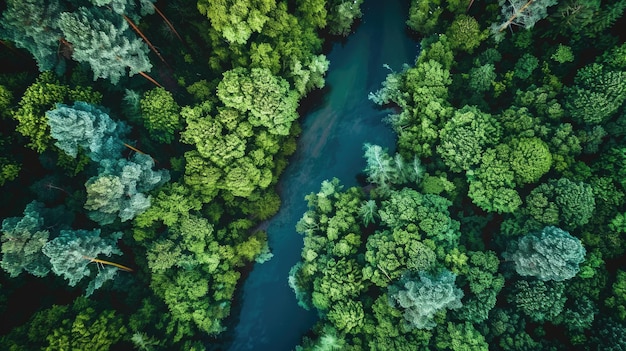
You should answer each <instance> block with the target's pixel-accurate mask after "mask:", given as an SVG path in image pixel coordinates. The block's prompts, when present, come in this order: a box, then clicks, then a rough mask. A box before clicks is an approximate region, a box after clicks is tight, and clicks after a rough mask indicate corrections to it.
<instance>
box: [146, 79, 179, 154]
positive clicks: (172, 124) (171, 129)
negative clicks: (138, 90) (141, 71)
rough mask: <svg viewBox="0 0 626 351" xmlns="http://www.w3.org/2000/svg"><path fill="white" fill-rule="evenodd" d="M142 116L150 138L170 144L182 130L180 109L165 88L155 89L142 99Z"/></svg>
mask: <svg viewBox="0 0 626 351" xmlns="http://www.w3.org/2000/svg"><path fill="white" fill-rule="evenodd" d="M140 106H141V115H142V117H143V120H144V125H145V126H146V129H148V132H149V133H150V136H151V137H153V138H154V139H156V140H158V141H160V142H163V143H166V144H169V143H171V142H172V141H173V140H174V139H176V135H175V134H174V133H176V132H177V131H179V130H180V129H181V128H182V121H181V118H180V107H179V106H178V104H177V103H176V100H174V96H173V95H172V93H170V92H169V91H167V90H165V89H163V88H155V89H152V90H149V91H147V92H145V93H144V95H143V98H142V99H141V103H140Z"/></svg>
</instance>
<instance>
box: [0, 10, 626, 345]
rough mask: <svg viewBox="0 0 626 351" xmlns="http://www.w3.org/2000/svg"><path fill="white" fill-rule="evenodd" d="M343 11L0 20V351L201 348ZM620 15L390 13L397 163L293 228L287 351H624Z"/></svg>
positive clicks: (259, 255) (383, 165)
mask: <svg viewBox="0 0 626 351" xmlns="http://www.w3.org/2000/svg"><path fill="white" fill-rule="evenodd" d="M362 2H363V1H362V0H353V1H343V0H307V1H305V0H302V1H300V0H297V1H278V0H244V1H241V0H226V1H219V2H218V1H212V0H197V1H189V0H172V1H154V0H25V1H19V0H7V1H6V2H3V3H2V4H0V12H1V14H0V40H1V41H0V187H2V192H0V213H2V218H0V220H1V232H2V234H1V237H0V238H1V241H2V256H1V260H0V268H2V273H1V274H0V286H1V289H0V313H2V314H3V315H7V316H11V320H10V321H7V323H6V324H4V325H3V326H2V328H1V329H0V348H1V349H3V350H15V351H17V350H33V349H42V350H58V349H73V350H109V349H112V350H116V349H133V348H134V349H137V350H178V349H179V350H211V349H217V348H219V346H217V345H221V343H222V342H223V340H221V339H220V338H221V337H223V336H224V335H225V334H226V333H225V331H226V330H227V329H228V330H231V329H232V328H234V325H232V324H234V323H235V322H236V320H235V319H236V318H234V316H232V315H231V312H232V311H231V310H236V309H237V306H234V305H233V304H236V303H237V300H236V295H237V293H236V291H237V289H239V288H240V287H241V284H242V279H243V277H245V275H246V271H247V270H249V269H250V267H251V266H252V265H253V263H254V262H262V261H264V260H268V259H271V255H272V254H271V248H270V247H268V245H267V233H266V232H265V231H264V230H263V223H264V222H265V221H266V220H267V219H268V218H271V217H272V216H273V215H274V214H275V213H276V212H277V211H278V209H279V207H280V205H281V200H280V197H279V195H278V193H277V191H276V185H277V182H278V180H279V177H280V176H281V174H282V172H283V171H284V169H285V167H286V166H287V164H288V162H289V156H290V155H292V154H293V153H294V151H295V148H296V140H297V138H298V136H299V135H300V132H301V130H300V126H299V122H298V118H299V108H300V103H301V102H302V101H306V100H303V99H306V97H307V96H309V94H310V95H315V94H316V93H317V92H318V91H319V90H320V89H322V88H323V87H324V84H325V82H324V76H325V74H326V72H327V70H328V69H329V65H332V62H329V61H328V60H327V58H326V56H325V55H324V51H323V49H324V48H325V47H326V45H328V44H329V43H330V42H331V41H337V40H341V38H342V37H345V36H348V35H349V34H350V32H351V30H352V29H354V28H355V27H354V26H355V21H357V22H358V18H359V17H360V15H361V11H360V7H361V6H362ZM625 10H626V0H619V1H603V0H591V1H581V0H560V1H558V2H557V1H556V0H497V1H496V0H493V1H484V2H478V1H472V0H456V1H443V0H412V1H410V10H409V13H407V14H406V17H405V18H399V19H398V21H402V22H404V21H406V24H407V27H408V29H407V31H408V32H409V33H410V34H411V35H412V36H416V37H419V38H422V39H421V43H420V48H421V52H420V55H419V56H418V57H417V58H416V60H415V62H413V63H411V64H409V65H407V66H406V67H404V68H403V69H402V70H399V71H391V72H390V74H389V75H388V76H387V78H386V79H385V81H383V82H381V87H380V89H379V90H377V91H373V92H372V93H371V94H370V100H372V103H375V104H378V105H381V106H384V107H393V111H394V113H393V114H391V115H389V116H388V117H387V122H388V123H389V125H390V126H391V127H392V128H393V130H394V131H395V132H396V133H397V137H398V139H397V145H396V148H395V150H391V151H390V150H386V149H384V148H382V147H380V146H378V145H374V144H365V145H363V154H364V158H365V160H366V163H367V167H366V168H365V169H364V170H354V174H355V175H357V173H359V172H361V173H362V174H361V175H362V177H360V178H362V179H363V184H362V186H363V187H365V188H367V189H368V190H369V191H364V190H363V188H362V187H350V188H345V187H343V186H342V185H341V183H340V181H339V180H338V179H328V180H327V181H324V182H323V183H322V184H321V185H320V191H319V192H317V193H311V194H310V195H308V196H307V197H306V201H307V202H308V206H309V210H308V211H306V212H305V213H304V214H303V216H302V219H301V220H300V221H299V222H298V224H297V226H296V228H294V235H298V234H297V233H296V231H297V232H299V233H300V234H302V235H303V239H304V248H303V249H302V259H301V261H300V262H299V263H298V264H297V265H296V266H294V268H293V269H292V271H291V273H290V276H289V284H290V285H291V287H292V288H293V290H294V293H295V295H296V296H297V298H298V300H299V302H300V305H301V306H302V307H304V308H309V309H311V308H312V309H316V310H317V311H318V313H319V316H320V319H319V321H318V323H317V324H316V325H315V327H314V328H313V329H312V330H311V331H310V332H309V333H308V334H307V335H305V336H303V339H302V343H301V345H300V346H298V349H299V350H327V349H341V350H405V349H406V350H415V349H432V350H487V349H491V350H529V349H530V350H537V349H541V350H597V349H602V350H621V349H623V348H626V267H625V266H624V263H623V257H624V251H625V250H626V242H625V240H626V237H625V233H626V205H625V197H626V181H625V179H626V145H625V144H624V142H625V138H624V136H625V134H626V107H624V105H625V104H624V101H625V100H626V44H625V43H624V42H625V37H624V34H623V33H622V32H620V31H619V28H623V24H624V22H625V20H624V11H625ZM357 25H358V24H357ZM259 323H262V321H259Z"/></svg>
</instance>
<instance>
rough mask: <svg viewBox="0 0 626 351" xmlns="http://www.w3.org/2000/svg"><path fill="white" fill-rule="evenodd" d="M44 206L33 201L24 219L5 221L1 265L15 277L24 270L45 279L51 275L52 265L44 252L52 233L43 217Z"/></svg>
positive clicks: (7, 219) (3, 223) (25, 212)
mask: <svg viewBox="0 0 626 351" xmlns="http://www.w3.org/2000/svg"><path fill="white" fill-rule="evenodd" d="M43 209H44V206H43V204H42V203H40V202H36V201H33V202H31V203H29V204H28V205H26V208H25V209H24V216H23V217H11V218H6V219H4V220H3V221H2V261H0V266H1V267H2V269H4V270H5V271H6V272H7V273H9V274H10V276H11V277H16V276H18V275H19V274H20V273H22V271H23V270H24V271H26V272H28V273H30V274H32V275H34V276H37V277H43V276H46V275H48V272H50V262H49V261H48V260H47V259H46V257H45V256H44V255H43V253H42V252H41V249H42V248H43V246H44V245H45V244H46V243H47V242H48V237H49V235H50V232H49V231H48V230H47V229H45V226H44V218H43V217H42V215H41V212H42V211H43Z"/></svg>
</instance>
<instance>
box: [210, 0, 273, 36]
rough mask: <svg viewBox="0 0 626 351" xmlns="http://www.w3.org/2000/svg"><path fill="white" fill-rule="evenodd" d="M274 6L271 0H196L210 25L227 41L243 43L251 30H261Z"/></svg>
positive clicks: (250, 33)
mask: <svg viewBox="0 0 626 351" xmlns="http://www.w3.org/2000/svg"><path fill="white" fill-rule="evenodd" d="M275 7H276V2H275V1H273V0H250V1H219V2H218V1H209V0H198V10H199V11H200V13H202V14H203V15H206V16H207V17H208V18H209V20H211V26H212V27H213V28H214V29H215V30H216V31H217V32H219V33H220V34H221V35H222V36H223V37H224V39H226V40H227V41H228V42H232V43H236V44H245V43H246V42H247V41H248V39H249V38H250V36H251V35H252V33H253V32H261V31H262V29H263V26H264V25H265V23H266V22H267V21H268V20H269V18H268V13H269V12H270V11H272V10H273V9H274V8H275Z"/></svg>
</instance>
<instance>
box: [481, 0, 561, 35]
mask: <svg viewBox="0 0 626 351" xmlns="http://www.w3.org/2000/svg"><path fill="white" fill-rule="evenodd" d="M498 3H499V4H500V10H501V12H502V17H503V18H504V19H505V21H504V22H502V23H494V24H493V25H492V26H491V32H492V33H493V34H494V36H495V38H496V40H497V41H499V40H502V37H503V36H504V31H505V30H506V29H507V28H509V27H511V26H512V25H516V26H518V27H522V28H524V29H531V28H532V27H534V26H535V23H537V21H539V20H542V19H544V18H546V17H547V16H548V7H550V6H552V5H556V3H557V1H556V0H499V1H498Z"/></svg>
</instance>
